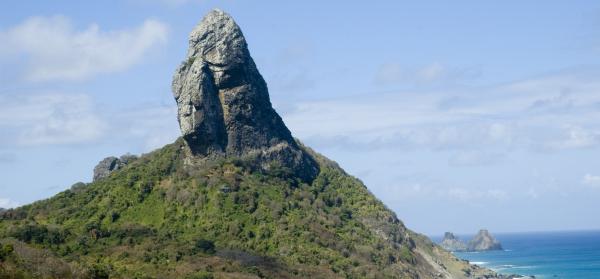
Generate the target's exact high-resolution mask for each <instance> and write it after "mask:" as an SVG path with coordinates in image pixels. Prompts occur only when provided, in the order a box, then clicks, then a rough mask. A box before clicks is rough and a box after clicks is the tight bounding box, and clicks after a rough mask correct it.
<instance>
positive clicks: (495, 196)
mask: <svg viewBox="0 0 600 279" xmlns="http://www.w3.org/2000/svg"><path fill="white" fill-rule="evenodd" d="M445 194H446V195H447V196H448V197H449V198H451V199H454V200H458V201H461V202H477V201H481V200H485V199H491V200H497V201H503V200H506V199H507V198H508V194H507V193H506V192H505V191H503V190H499V189H489V190H471V189H466V188H450V189H448V191H447V192H446V193H445Z"/></svg>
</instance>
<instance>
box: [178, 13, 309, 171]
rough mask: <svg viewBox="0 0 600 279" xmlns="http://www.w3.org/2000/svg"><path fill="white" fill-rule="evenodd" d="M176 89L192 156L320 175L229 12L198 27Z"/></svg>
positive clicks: (210, 17) (206, 19) (213, 16)
mask: <svg viewBox="0 0 600 279" xmlns="http://www.w3.org/2000/svg"><path fill="white" fill-rule="evenodd" d="M172 89H173V95H174V96H175V100H176V101H177V107H178V115H177V116H178V120H179V126H180V128H181V133H182V134H183V138H184V139H185V141H186V143H187V145H188V146H189V148H190V151H191V153H192V155H193V156H196V157H211V156H223V155H225V156H238V157H245V158H253V159H254V160H256V162H258V163H260V165H261V166H262V167H263V168H269V167H270V166H272V165H273V164H278V165H281V166H283V167H286V168H288V169H290V170H291V171H292V172H293V173H294V174H296V175H297V176H299V177H301V178H303V179H312V178H314V177H315V176H316V174H317V173H318V167H317V163H316V162H315V161H314V159H313V158H312V157H311V156H310V155H308V154H307V153H306V152H305V151H304V150H302V148H301V147H300V146H299V145H298V144H297V143H296V141H295V140H294V138H293V137H292V134H291V133H290V131H289V130H288V128H287V127H286V126H285V124H284V123H283V120H282V119H281V117H280V116H279V115H278V114H277V112H275V110H274V109H273V107H272V106H271V101H270V100H269V92H268V89H267V84H266V83H265V80H264V79H263V77H262V76H261V75H260V73H259V72H258V69H257V68H256V65H255V64H254V61H253V60H252V57H251V56H250V53H249V51H248V47H247V44H246V39H245V38H244V35H243V34H242V31H241V30H240V28H239V26H238V25H237V24H236V23H235V22H234V20H233V19H232V18H231V17H230V16H229V15H228V14H226V13H224V12H222V11H220V10H213V11H211V12H210V13H209V14H208V15H206V16H205V17H204V19H203V20H202V21H201V22H200V24H198V26H196V27H195V28H194V30H193V31H192V33H191V34H190V38H189V49H188V54H187V57H186V59H185V60H184V61H183V62H182V64H181V66H179V68H178V69H177V70H176V72H175V76H174V78H173V88H172Z"/></svg>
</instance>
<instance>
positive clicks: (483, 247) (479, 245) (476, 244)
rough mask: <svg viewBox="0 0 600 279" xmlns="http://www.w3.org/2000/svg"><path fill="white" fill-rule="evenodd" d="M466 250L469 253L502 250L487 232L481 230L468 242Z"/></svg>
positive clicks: (498, 243)
mask: <svg viewBox="0 0 600 279" xmlns="http://www.w3.org/2000/svg"><path fill="white" fill-rule="evenodd" d="M467 249H468V250H469V251H491V250H502V245H501V244H500V242H499V241H498V240H497V239H496V238H494V237H493V236H492V235H491V234H490V232H488V230H485V229H483V230H479V233H477V235H475V236H474V237H473V239H471V240H470V241H469V244H468V245H467Z"/></svg>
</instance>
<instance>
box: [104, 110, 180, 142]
mask: <svg viewBox="0 0 600 279" xmlns="http://www.w3.org/2000/svg"><path fill="white" fill-rule="evenodd" d="M111 123H113V125H112V127H111V129H112V132H111V133H112V134H120V135H123V136H124V137H125V138H127V139H129V140H132V139H135V140H139V142H140V143H141V144H143V149H144V151H151V150H153V149H156V148H159V147H162V146H163V145H165V144H168V143H172V142H173V141H175V139H177V137H178V136H179V135H180V134H181V132H180V131H179V126H178V124H177V108H176V107H175V106H174V105H171V106H157V105H152V106H148V107H142V108H130V109H127V110H126V112H123V113H117V114H115V115H114V117H112V118H111Z"/></svg>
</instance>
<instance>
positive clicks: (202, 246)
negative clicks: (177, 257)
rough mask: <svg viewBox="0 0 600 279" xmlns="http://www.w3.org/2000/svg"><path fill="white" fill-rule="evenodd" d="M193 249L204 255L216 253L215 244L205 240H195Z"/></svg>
mask: <svg viewBox="0 0 600 279" xmlns="http://www.w3.org/2000/svg"><path fill="white" fill-rule="evenodd" d="M194 248H196V250H197V251H200V252H202V253H205V254H214V253H215V252H216V251H215V244H214V243H213V242H212V241H210V240H206V239H198V240H196V245H195V247H194Z"/></svg>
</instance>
